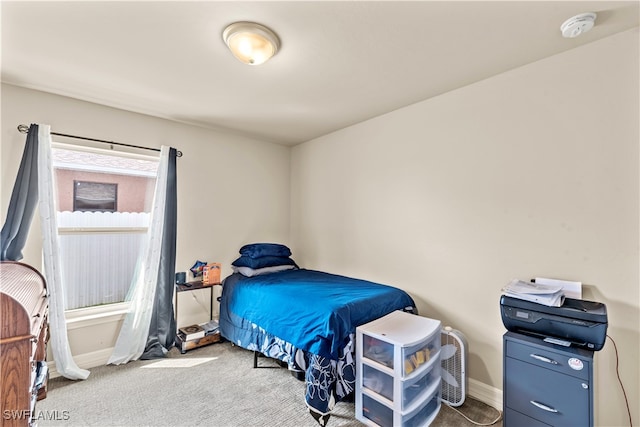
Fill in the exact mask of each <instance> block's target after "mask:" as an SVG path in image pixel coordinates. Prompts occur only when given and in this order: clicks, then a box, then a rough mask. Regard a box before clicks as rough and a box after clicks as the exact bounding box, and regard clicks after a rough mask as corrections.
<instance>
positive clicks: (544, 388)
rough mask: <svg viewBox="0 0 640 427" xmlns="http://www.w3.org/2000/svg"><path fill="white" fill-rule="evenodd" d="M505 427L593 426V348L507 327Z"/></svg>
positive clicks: (504, 386)
mask: <svg viewBox="0 0 640 427" xmlns="http://www.w3.org/2000/svg"><path fill="white" fill-rule="evenodd" d="M503 344H504V363H503V399H502V401H503V410H504V427H523V426H536V427H537V426H556V427H560V426H568V427H569V426H570V427H574V426H590V427H591V426H593V351H589V350H583V349H579V348H574V347H563V346H560V345H556V344H550V343H547V342H544V341H543V340H542V339H539V338H534V337H530V336H527V335H521V334H516V333H513V332H507V333H506V334H504V336H503Z"/></svg>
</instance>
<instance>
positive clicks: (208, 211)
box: [0, 85, 290, 357]
mask: <svg viewBox="0 0 640 427" xmlns="http://www.w3.org/2000/svg"><path fill="white" fill-rule="evenodd" d="M1 95H2V122H1V129H2V133H1V138H2V139H1V150H0V154H1V156H0V160H1V166H2V168H1V170H0V171H1V176H2V183H1V186H0V191H1V194H0V195H1V197H0V215H1V217H0V220H1V221H2V223H4V219H5V217H6V211H7V206H8V203H9V198H10V195H11V189H12V187H13V183H14V180H15V177H16V173H17V169H18V166H19V163H20V159H21V156H22V150H23V147H24V142H25V135H24V134H21V133H19V132H18V131H17V130H16V127H17V125H18V124H21V123H24V124H30V123H42V124H49V125H51V129H52V131H58V132H63V133H69V134H73V135H80V136H87V137H93V138H99V139H105V140H113V141H119V142H125V143H129V144H136V145H142V146H147V147H155V148H159V147H160V146H161V145H162V144H164V145H171V146H173V147H176V148H177V149H178V150H181V151H182V152H183V153H184V156H183V157H181V158H179V159H178V161H177V173H178V234H177V236H178V237H177V261H176V267H177V269H178V271H188V268H189V267H191V265H193V263H194V262H195V261H196V260H201V261H209V262H221V263H222V265H223V269H222V274H223V275H226V274H229V273H230V263H231V262H232V261H233V259H234V258H235V256H236V254H237V252H238V249H239V248H240V246H242V245H243V244H245V243H248V242H251V241H279V242H283V243H288V241H289V174H290V171H289V163H290V149H289V148H287V147H284V146H280V145H276V144H271V143H265V142H263V141H257V140H252V139H248V138H243V137H239V136H234V135H231V134H229V133H225V132H217V131H213V130H207V129H203V128H199V127H194V126H188V125H183V124H179V123H176V122H172V121H168V120H163V119H158V118H153V117H149V116H145V115H141V114H134V113H129V112H125V111H122V110H117V109H113V108H108V107H104V106H100V105H96V104H91V103H87V102H80V101H77V100H73V99H70V98H65V97H61V96H56V95H51V94H46V93H43V92H38V91H33V90H27V89H22V88H18V87H14V86H9V85H2V93H1ZM61 142H70V143H72V142H73V140H66V141H65V140H61ZM97 146H98V147H100V148H105V146H104V145H97ZM138 152H140V151H138ZM142 153H143V154H148V153H149V152H147V151H142ZM40 239H41V237H40V228H39V221H38V218H36V219H35V220H34V223H33V226H32V230H31V233H30V235H29V239H28V242H27V247H26V248H25V251H24V260H23V261H24V262H27V263H30V264H32V265H34V266H36V267H39V266H40V259H41V255H40V253H41V244H40ZM216 292H219V289H216ZM192 294H193V295H192ZM208 298H209V294H208V292H193V293H189V292H187V293H185V294H181V295H180V302H179V304H180V315H179V319H178V321H179V322H180V323H181V324H190V323H193V322H202V321H204V320H206V318H207V317H208V310H209V300H208ZM96 327H97V326H96ZM99 327H100V328H102V329H105V326H104V325H100V326H99ZM116 327H117V323H113V324H112V325H111V326H110V327H107V329H109V328H110V329H109V330H108V331H104V330H101V331H100V333H92V331H95V329H87V328H82V327H77V325H73V326H72V327H71V328H70V334H69V335H70V339H71V347H72V351H73V352H74V354H81V353H82V354H84V353H91V352H102V353H99V356H100V357H102V356H103V353H104V349H108V348H109V347H111V346H113V343H115V337H116V336H117V333H116V329H114V328H116Z"/></svg>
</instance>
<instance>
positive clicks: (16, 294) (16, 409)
mask: <svg viewBox="0 0 640 427" xmlns="http://www.w3.org/2000/svg"><path fill="white" fill-rule="evenodd" d="M48 310H49V304H48V298H47V287H46V282H45V280H44V277H43V276H42V275H41V274H40V273H39V272H38V271H37V270H36V269H34V268H33V267H31V266H29V265H27V264H23V263H19V262H13V261H2V262H0V425H1V426H3V427H5V426H7V427H8V426H29V425H32V424H34V423H33V417H34V416H35V415H36V414H35V404H36V401H37V400H40V399H43V398H44V397H46V391H47V388H46V383H47V377H48V369H47V364H46V357H47V340H48V338H49V335H48V314H49V311H48Z"/></svg>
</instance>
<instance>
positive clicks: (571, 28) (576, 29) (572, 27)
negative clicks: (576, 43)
mask: <svg viewBox="0 0 640 427" xmlns="http://www.w3.org/2000/svg"><path fill="white" fill-rule="evenodd" d="M595 20H596V14H595V13H581V14H580V15H576V16H574V17H571V18H569V19H567V20H566V21H564V23H563V24H562V25H561V26H560V31H562V36H563V37H566V38H570V39H572V38H574V37H578V36H579V35H580V34H582V33H586V32H587V31H589V30H590V29H592V28H593V25H594V22H595Z"/></svg>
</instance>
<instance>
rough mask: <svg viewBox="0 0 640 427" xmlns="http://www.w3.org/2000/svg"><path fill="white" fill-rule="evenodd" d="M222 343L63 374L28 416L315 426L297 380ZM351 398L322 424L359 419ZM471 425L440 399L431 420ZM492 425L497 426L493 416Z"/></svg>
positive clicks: (113, 422)
mask: <svg viewBox="0 0 640 427" xmlns="http://www.w3.org/2000/svg"><path fill="white" fill-rule="evenodd" d="M259 362H260V366H261V368H258V369H254V368H253V353H252V352H249V351H246V350H244V349H241V348H239V347H236V346H233V345H231V344H230V343H229V342H223V343H218V344H213V345H209V346H206V347H202V348H199V349H195V350H191V351H189V352H187V353H186V354H184V355H183V354H180V352H179V351H178V350H177V349H175V348H174V349H172V350H171V351H170V352H169V354H168V357H167V358H166V359H159V360H144V361H136V362H130V363H128V364H126V365H121V366H111V365H109V366H100V367H96V368H93V369H91V370H90V371H91V375H90V376H89V378H88V379H87V380H85V381H70V380H67V379H65V378H62V377H58V378H53V379H51V380H50V381H49V387H48V393H47V398H46V399H44V400H41V401H39V402H38V403H37V405H36V411H35V417H36V421H37V423H38V425H39V426H40V427H46V426H221V427H227V426H228V427H233V426H243V427H245V426H275V425H277V426H291V427H305V426H309V427H317V426H318V424H317V423H316V422H315V420H314V419H313V418H312V417H311V415H310V414H309V412H308V411H307V407H306V404H305V402H304V382H301V381H298V380H297V379H295V378H294V377H293V376H292V375H291V373H290V372H289V371H288V370H287V369H286V368H281V367H280V366H279V365H278V364H277V363H276V362H275V361H273V360H271V359H267V358H260V359H259ZM456 409H458V410H460V411H461V412H463V413H464V414H465V415H466V416H467V417H469V418H471V419H472V420H474V421H476V422H479V423H483V424H487V423H490V422H492V421H494V420H495V419H496V418H497V417H498V416H499V411H497V410H496V409H494V408H492V407H490V406H488V405H485V404H483V403H481V402H479V401H477V400H475V399H472V398H469V397H467V399H466V400H465V403H464V405H462V406H461V407H459V408H456ZM362 425H363V424H362V423H360V422H359V421H357V420H356V419H355V404H354V403H352V402H351V403H350V402H339V403H338V404H337V405H336V409H335V411H334V413H333V414H332V416H331V419H330V420H329V423H328V427H349V426H362ZM474 425H475V424H473V423H471V422H469V421H467V420H466V419H465V418H464V417H462V416H461V415H460V414H458V413H456V412H454V410H452V409H451V408H449V407H447V406H446V405H442V409H441V410H440V412H439V414H438V416H437V417H436V419H435V420H434V422H433V424H432V426H436V427H437V426H444V427H449V426H451V427H453V426H455V427H466V426H474ZM493 425H495V426H500V427H501V426H502V421H498V422H496V423H495V424H493Z"/></svg>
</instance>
